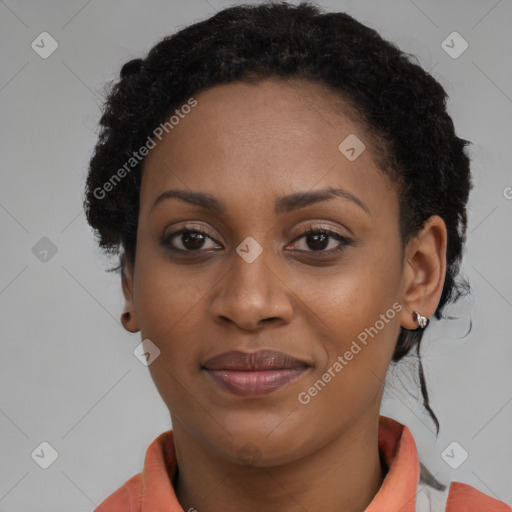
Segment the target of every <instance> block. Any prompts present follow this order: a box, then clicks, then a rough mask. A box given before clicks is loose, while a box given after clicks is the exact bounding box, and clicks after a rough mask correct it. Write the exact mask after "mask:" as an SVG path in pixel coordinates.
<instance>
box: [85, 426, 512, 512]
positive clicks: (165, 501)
mask: <svg viewBox="0 0 512 512" xmlns="http://www.w3.org/2000/svg"><path fill="white" fill-rule="evenodd" d="M378 444H379V452H380V455H381V459H382V460H383V461H384V462H385V464H386V466H387V469H388V471H387V473H386V476H385V477H384V481H383V482H382V485H381V487H380V489H379V491H378V492H377V494H376V495H375V496H374V498H373V500H372V501H371V503H370V504H369V505H368V507H367V508H366V510H365V512H443V511H445V512H512V507H510V506H509V505H507V504H506V503H504V502H502V501H499V500H497V499H495V498H492V497H491V496H488V495H486V494H484V493H482V492H480V491H478V490H477V489H475V488H474V487H471V486H470V485H467V484H464V483H460V482H452V483H451V484H450V485H449V486H443V485H442V484H439V483H438V482H436V481H435V482H434V483H432V482H431V483H430V485H429V484H428V483H427V482H426V481H427V480H428V478H427V479H426V478H425V477H424V475H422V474H420V473H423V471H420V464H419V460H418V453H417V449H416V443H415V441H414V438H413V437H412V434H411V432H410V430H409V429H408V428H407V427H406V426H405V425H402V424H400V423H399V422H397V421H396V420H393V419H391V418H388V417H386V416H380V417H379V432H378ZM177 467H178V465H177V459H176V451H175V448H174V435H173V431H172V430H168V431H167V432H164V433H162V434H160V435H159V436H158V437H157V438H156V439H155V440H154V441H153V442H152V443H151V444H150V446H149V447H148V449H147V451H146V456H145V459H144V468H143V470H142V472H141V473H138V474H136V475H135V476H133V477H132V478H130V479H129V480H128V481H126V483H125V484H124V485H122V486H121V487H120V488H119V489H118V490H117V491H116V492H114V494H112V495H110V496H109V497H108V498H107V499H106V500H105V501H103V503H101V504H100V505H99V506H98V507H97V508H96V509H95V510H94V512H184V510H183V508H182V507H181V505H180V504H179V502H178V499H177V498H176V494H175V492H174V488H173V484H172V482H173V479H174V476H175V475H176V471H177Z"/></svg>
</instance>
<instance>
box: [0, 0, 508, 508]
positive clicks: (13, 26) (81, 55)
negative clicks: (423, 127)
mask: <svg viewBox="0 0 512 512" xmlns="http://www.w3.org/2000/svg"><path fill="white" fill-rule="evenodd" d="M233 3H236V2H224V1H216V0H208V1H206V0H191V1H186V2H185V1H181V2H178V1H176V0H174V1H169V0H167V1H163V0H161V1H159V0H151V1H144V2H142V1H125V2H120V1H109V2H106V1H100V0H91V1H88V2H87V1H84V0H74V1H69V0H68V1H63V0H62V1H57V0H52V1H35V0H33V1H28V0H27V1H22V0H5V1H0V52H1V66H0V126H1V128H0V129H1V134H0V141H1V142H0V143H1V188H0V226H1V234H2V243H1V244H0V255H1V266H0V332H1V339H2V357H1V358H0V375H1V386H0V433H1V436H0V449H1V455H0V460H1V463H0V510H1V511H4V512H5V511H9V512H17V511H19V512H32V511H50V510H51V511H52V512H60V511H66V512H70V511H76V512H79V511H80V512H82V511H88V510H92V509H93V508H94V507H95V506H96V505H98V504H99V503H100V502H101V501H102V500H103V499H105V498H106V497H107V496H108V495H109V494H111V493H112V492H113V491H114V490H115V489H117V488H118V487H119V486H120V485H121V484H123V483H124V482H125V481H126V480H127V479H128V478H129V477H131V476H133V475H134V474H135V473H138V472H139V471H141V469H142V465H143V461H144V454H145V450H146V448H147V446H148V445H149V443H150V442H151V441H152V440H153V439H154V438H155V437H156V436H157V435H158V434H160V433H161V432H163V431H165V430H168V429H169V428H170V422H169V416H168V411H167V409H166V407H165V405H164V403H163V402H162V401H161V399H160V396H159V395H158V393H157V391H156V389H155V388H154V385H153V382H152V380H151V378H150V375H149V372H148V369H147V368H146V367H145V366H144V365H142V364H141V363H140V362H139V360H138V359H136V358H135V357H134V355H133V350H134V348H135V347H136V346H137V345H138V344H139V342H140V335H139V334H133V335H132V334H129V333H127V332H126V331H124V330H123V329H122V328H121V326H120V323H119V315H120V313H121V308H122V305H123V302H122V300H121V299H122V295H121V291H120V283H119V282H118V279H117V277H116V276H115V275H114V274H108V273H106V272H104V269H105V268H107V266H108V265H109V264H111V263H113V262H112V261H108V260H107V259H106V258H105V257H104V256H102V255H101V253H100V251H99V250H98V249H97V248H96V245H95V242H94V239H93V236H92V233H91V231H90V229H89V228H88V227H87V225H86V222H85V218H84V214H83V211H82V206H81V201H82V191H83V185H84V179H85V173H86V169H87V164H88V159H89V158H90V156H91V153H92V149H93V146H94V144H95V142H96V137H97V135H96V129H97V122H98V120H99V115H100V110H99V106H100V105H101V101H102V99H101V98H102V96H101V94H102V90H103V86H104V84H105V82H106V81H108V80H110V79H113V78H117V76H118V72H119V69H120V67H121V65H122V64H123V63H124V62H125V61H127V60H129V59H130V58H134V57H139V56H143V55H144V54H145V53H146V52H147V50H149V48H151V46H153V45H154V44H155V43H156V42H157V41H158V40H159V39H160V38H161V37H163V36H164V35H167V34H169V33H172V32H174V31H176V30H177V29H179V28H182V27H184V26H186V25H188V24H190V23H192V22H195V21H199V20H201V19H204V18H206V17H209V16H210V15H212V14H213V13H214V12H215V11H217V10H219V9H221V8H223V7H225V6H228V5H232V4H233ZM318 4H319V5H320V6H322V7H325V8H326V9H329V10H343V11H347V12H348V13H349V14H352V15H353V16H355V17H356V18H357V19H358V20H360V21H361V22H363V23H365V24H367V25H369V26H371V27H373V28H376V29H377V30H378V31H379V32H380V33H381V34H382V35H383V36H384V37H385V38H388V39H390V40H392V41H394V42H396V43H397V44H398V45H399V47H400V48H401V49H403V50H405V51H407V52H410V53H413V54H415V55H416V56H417V57H418V60H419V62H420V63H421V65H422V66H423V67H425V68H426V69H427V70H431V72H432V73H433V74H434V76H435V77H436V78H437V79H438V80H439V81H440V82H441V84H442V85H443V86H444V87H445V88H446V90H447V92H448V94H449V98H450V99H449V111H450V113H451V115H452V117H453V119H454V122H455V125H456V129H457V134H458V135H459V136H461V137H463V138H466V139H469V140H471V141H472V142H473V146H472V148H471V150H470V154H471V157H472V160H473V163H472V169H473V174H474V181H475V186H476V189H475V190H474V191H473V194H472V197H471V202H470V226H469V230H468V235H469V240H468V244H467V251H466V255H465V262H464V265H463V273H464V274H465V275H466V276H467V277H468V278H469V280H470V283H471V285H472V288H473V294H472V296H471V297H470V299H469V300H467V301H464V302H462V303H461V304H459V305H458V306H457V308H456V311H454V314H456V315H457V316H458V318H459V320H455V321H451V322H448V321H443V322H441V324H437V325H436V324H433V325H432V330H431V333H430V334H429V335H428V336H427V337H426V340H425V343H424V345H423V357H424V365H425V370H426V374H427V379H428V383H429V386H430V389H431V403H432V407H433V409H434V411H435V412H436V413H437V415H438V417H439V420H440V422H441V433H440V436H439V438H436V437H435V436H434V433H433V432H434V425H433V423H432V422H431V421H430V420H429V418H428V416H427V415H426V413H425V412H424V411H423V409H422V405H421V402H420V401H419V400H418V399H417V397H418V396H419V390H418V388H417V387H416V385H415V384H414V379H413V377H414V374H415V370H414V367H413V366H412V362H411V364H407V363H406V364H403V365H400V366H399V367H397V368H396V370H394V371H393V372H391V374H390V382H389V387H388V389H387V391H386V395H385V400H384V402H383V408H382V414H386V415H389V416H392V417H394V418H396V419H397V420H399V421H401V422H403V423H405V424H407V425H408V426H409V428H410V429H411V431H412V432H413V435H414V436H415V439H416V442H417V445H418V450H419V453H420V458H421V459H422V460H423V461H424V462H425V463H426V465H427V466H428V467H429V468H430V470H431V471H432V473H434V474H435V475H436V476H437V477H438V478H439V479H440V480H442V481H444V482H449V481H451V480H456V481H462V482H467V483H469V484H471V485H473V486H475V487H477V488H478V489H480V490H482V491H483V492H485V493H487V494H490V495H491V496H495V497H497V498H499V499H501V500H503V501H506V502H509V503H512V485H511V484H512V470H511V464H510V462H511V461H512V443H511V441H510V432H511V428H510V425H511V420H512V403H511V402H512V386H511V371H510V368H511V363H512V343H511V341H512V340H511V335H510V318H511V313H512V310H511V308H512V291H511V290H512V272H511V270H510V261H511V258H510V254H511V249H512V237H511V234H510V229H511V228H510V226H511V222H510V221H511V217H512V200H511V199H507V196H508V197H509V198H510V197H512V189H509V188H507V187H512V173H511V169H510V161H511V159H510V149H511V144H510V143H511V140H510V135H511V133H512V129H511V128H512V127H511V124H512V123H511V113H512V72H511V67H510V60H509V56H510V55H511V54H512V40H511V38H510V33H509V30H510V26H512V19H511V18H512V16H511V14H512V5H511V2H510V1H509V0H501V1H497V0H481V1H477V0H473V1H471V2H469V1H462V0H458V1H451V2H450V3H449V4H448V2H444V1H441V0H438V1H426V0H414V1H412V0H396V1H386V2H378V1H376V0H360V1H357V2H356V1H343V0H338V1H323V2H318ZM43 31H47V32H49V33H50V34H51V36H52V37H53V38H55V40H56V41H57V42H58V45H59V46H58V48H57V50H56V51H55V52H54V53H53V54H52V55H51V56H50V57H49V58H47V59H43V58H41V57H40V56H39V55H38V54H37V53H36V52H35V51H34V50H33V49H32V48H31V43H32V41H33V40H35V39H36V38H37V36H39V34H41V32H43ZM453 31H457V32H459V33H460V34H461V35H462V37H463V38H464V39H465V40H466V41H467V42H468V43H469V47H468V49H467V50H466V51H465V52H464V53H463V54H462V55H460V56H459V57H458V58H452V57H450V56H449V55H448V54H447V53H446V52H445V51H444V50H443V48H442V47H441V42H442V41H443V40H444V39H445V38H446V37H447V36H448V34H450V33H451V32H453ZM43 237H47V238H48V239H49V240H51V242H52V243H53V244H54V245H55V248H56V249H57V252H56V253H55V254H54V255H52V253H51V252H50V253H48V255H47V256H46V260H47V261H41V257H43V256H42V253H39V254H38V253H37V251H36V250H35V252H36V254H34V252H33V247H34V246H35V245H36V244H37V243H38V242H39V241H40V239H41V238H43ZM40 243H41V244H43V245H44V244H48V241H43V242H40ZM36 247H39V246H36ZM43 259H44V258H43ZM469 315H471V317H472V320H473V330H472V332H471V334H470V335H468V336H466V337H463V335H464V333H465V331H466V329H467V324H468V317H469ZM429 330H430V328H429ZM400 368H401V369H400ZM408 390H409V392H408ZM43 441H46V442H48V443H50V445H51V446H53V447H54V449H55V450H56V451H57V452H58V458H57V460H56V461H55V462H54V463H53V464H52V465H51V466H50V467H49V468H48V469H42V468H41V467H40V466H39V465H38V464H36V462H35V461H34V460H33V458H32V457H31V453H32V452H33V451H34V450H35V449H36V448H37V447H38V446H39V445H40V443H41V442H43ZM453 441H457V442H458V443H459V444H460V445H461V446H462V447H464V449H465V450H467V452H468V453H469V458H468V459H467V460H466V461H465V462H464V463H463V464H462V465H461V466H460V467H458V468H457V469H452V468H451V467H450V466H449V465H448V464H447V463H446V462H445V461H444V460H443V458H442V456H441V454H442V453H443V451H444V450H445V448H446V447H447V446H448V445H449V444H450V443H452V442H453ZM45 453H48V451H46V452H45Z"/></svg>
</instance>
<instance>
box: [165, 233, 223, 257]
mask: <svg viewBox="0 0 512 512" xmlns="http://www.w3.org/2000/svg"><path fill="white" fill-rule="evenodd" d="M208 239H209V240H211V241H213V242H215V240H213V238H212V237H210V235H209V234H208V233H207V232H206V231H203V230H202V229H199V228H186V227H185V228H182V229H179V230H178V231H173V232H172V233H169V234H167V235H165V236H164V237H163V238H162V240H161V243H162V245H163V246H164V247H166V248H168V249H170V250H172V251H177V252H196V251H203V250H212V249H213V250H215V244H214V246H213V247H205V241H206V240H208Z"/></svg>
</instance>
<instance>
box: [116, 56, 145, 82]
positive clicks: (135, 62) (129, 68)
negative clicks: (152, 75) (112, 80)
mask: <svg viewBox="0 0 512 512" xmlns="http://www.w3.org/2000/svg"><path fill="white" fill-rule="evenodd" d="M143 63H144V61H143V60H142V59H132V60H130V61H128V62H126V63H125V64H124V65H123V67H122V68H121V73H120V75H121V78H126V77H127V76H131V75H134V74H135V73H138V72H139V71H140V70H141V68H142V64H143Z"/></svg>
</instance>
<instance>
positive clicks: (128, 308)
mask: <svg viewBox="0 0 512 512" xmlns="http://www.w3.org/2000/svg"><path fill="white" fill-rule="evenodd" d="M121 286H122V289H123V295H124V300H125V302H124V309H123V313H122V315H121V323H122V324H123V327H124V328H125V329H126V330H127V331H129V332H138V330H139V322H138V320H137V313H136V311H135V307H134V305H133V266H132V265H131V263H130V262H128V260H127V259H125V258H123V263H122V269H121Z"/></svg>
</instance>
